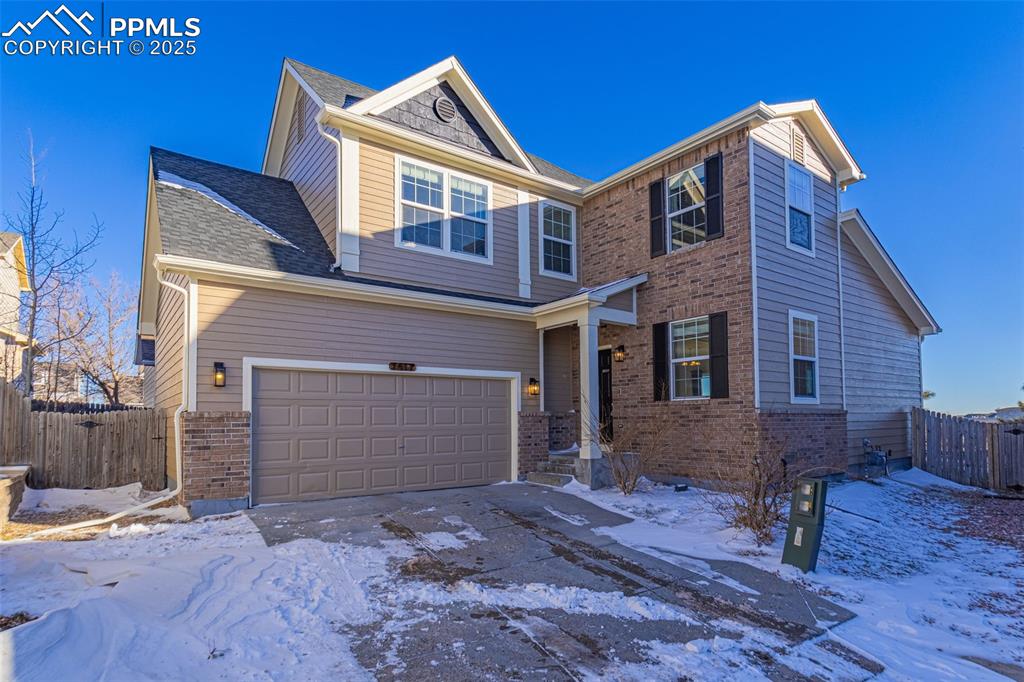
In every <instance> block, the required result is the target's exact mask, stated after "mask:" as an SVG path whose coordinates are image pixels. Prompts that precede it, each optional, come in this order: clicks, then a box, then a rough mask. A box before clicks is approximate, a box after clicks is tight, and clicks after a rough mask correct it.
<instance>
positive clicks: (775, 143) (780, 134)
mask: <svg viewBox="0 0 1024 682" xmlns="http://www.w3.org/2000/svg"><path fill="white" fill-rule="evenodd" d="M794 127H795V128H796V129H797V130H798V131H800V133H801V134H802V135H803V136H804V140H805V142H804V165H805V166H807V168H808V169H810V170H811V171H812V172H814V173H815V174H816V175H818V176H820V177H821V178H823V179H825V180H826V181H827V182H829V183H831V182H832V180H833V177H834V176H833V174H832V170H831V169H830V168H829V164H828V161H827V160H826V159H825V155H824V154H822V153H821V151H820V150H819V149H818V146H817V145H816V144H815V143H814V140H813V139H811V136H810V135H808V134H807V130H806V129H805V128H804V127H803V126H802V125H800V123H799V122H798V121H795V120H793V119H790V118H782V119H776V120H774V121H769V122H768V123H765V124H764V125H762V126H759V127H757V128H754V129H753V130H752V131H751V133H750V134H751V136H752V137H753V138H754V140H755V141H756V142H760V143H761V144H763V145H764V146H766V147H768V148H769V149H771V150H772V151H774V152H775V153H776V154H778V155H779V156H785V157H787V158H792V153H791V152H792V139H793V128H794Z"/></svg>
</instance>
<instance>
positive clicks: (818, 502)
mask: <svg viewBox="0 0 1024 682" xmlns="http://www.w3.org/2000/svg"><path fill="white" fill-rule="evenodd" d="M827 490H828V483H827V482H825V481H823V480H821V479H817V478H798V479H797V480H796V487H795V488H794V489H793V500H792V502H791V503H790V507H789V530H788V531H786V548H785V549H784V550H782V563H784V564H790V565H792V566H796V567H797V568H799V569H800V570H802V571H803V572H804V573H807V572H808V571H813V570H814V568H815V566H817V565H818V549H820V548H821V534H822V532H823V531H824V530H825V492H826V491H827Z"/></svg>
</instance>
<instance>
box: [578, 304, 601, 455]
mask: <svg viewBox="0 0 1024 682" xmlns="http://www.w3.org/2000/svg"><path fill="white" fill-rule="evenodd" d="M579 330H580V457H581V458H583V459H600V458H601V443H600V437H599V433H600V426H599V423H598V418H599V417H598V415H599V412H598V410H599V407H600V406H599V405H598V401H599V400H600V398H599V388H598V369H597V321H596V320H593V319H591V318H590V316H589V315H588V316H587V317H584V318H582V319H580V321H579Z"/></svg>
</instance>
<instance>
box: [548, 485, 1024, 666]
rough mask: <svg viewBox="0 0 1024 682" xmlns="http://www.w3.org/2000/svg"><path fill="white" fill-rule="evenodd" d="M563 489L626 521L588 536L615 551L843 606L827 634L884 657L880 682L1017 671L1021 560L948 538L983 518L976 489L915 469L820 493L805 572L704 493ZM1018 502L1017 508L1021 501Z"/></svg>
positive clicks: (1001, 548)
mask: <svg viewBox="0 0 1024 682" xmlns="http://www.w3.org/2000/svg"><path fill="white" fill-rule="evenodd" d="M567 490H568V491H569V492H572V493H573V494H575V495H578V496H580V497H583V498H585V499H586V500H588V501H590V502H592V503H594V504H597V505H600V506H603V507H605V508H607V509H611V510H613V511H617V512H620V513H623V514H625V515H627V516H631V517H633V518H634V519H636V520H635V521H633V522H632V523H629V524H626V525H622V526H617V527H614V528H600V529H596V530H597V532H601V533H604V534H606V535H609V536H611V537H612V538H614V539H615V540H617V541H619V542H621V543H622V544H625V545H628V546H631V547H633V548H634V549H638V550H640V551H644V552H647V553H649V554H652V555H654V556H657V557H658V558H660V559H662V560H665V561H669V562H673V563H676V564H678V565H680V566H684V567H686V568H688V569H690V570H695V571H697V572H702V571H701V570H700V567H699V565H697V566H695V564H699V562H696V561H695V560H694V559H693V558H692V557H703V558H705V559H726V560H733V561H743V562H747V563H750V564H753V565H755V566H758V567H760V568H763V569H765V570H768V571H772V572H775V573H777V574H779V575H781V576H782V577H784V578H786V579H789V580H793V581H797V582H800V583H802V584H804V585H805V586H806V587H808V588H809V589H812V590H814V591H817V592H818V593H820V594H822V595H823V596H825V597H826V598H828V599H831V600H832V601H834V602H836V603H838V604H840V605H842V606H844V607H846V608H848V609H849V610H851V611H853V612H854V613H856V614H857V615H858V617H857V618H855V619H853V620H852V621H849V622H847V623H845V624H843V625H840V626H838V627H836V628H835V629H834V630H833V631H832V634H831V636H832V637H834V638H835V639H837V640H839V641H841V642H843V643H844V644H847V645H848V646H850V647H851V648H853V649H854V650H859V651H862V652H865V653H867V654H868V655H869V656H870V657H872V658H874V659H877V660H879V661H880V662H882V663H883V664H884V665H885V666H886V669H887V670H886V673H885V674H886V675H887V676H889V677H890V678H895V679H951V680H953V679H962V680H968V679H969V680H980V679H1004V678H1001V677H999V676H998V675H996V674H995V673H992V672H990V671H988V670H986V669H985V668H981V667H979V666H977V665H975V664H973V663H970V662H968V661H967V660H965V659H964V657H970V656H973V657H980V658H982V659H986V660H989V661H1003V662H1010V663H1015V664H1016V665H1018V666H1022V665H1024V556H1022V554H1021V553H1020V552H1019V551H1017V550H1015V549H1014V548H1012V547H1010V546H1008V545H1005V544H997V543H995V542H990V541H987V540H983V539H979V538H976V537H970V536H966V535H964V534H962V533H959V532H957V528H958V526H957V524H958V521H959V520H960V519H962V518H963V517H965V516H967V515H970V514H971V513H972V511H973V512H974V513H975V514H977V513H982V512H981V511H980V510H978V509H977V508H976V505H977V504H978V503H979V500H981V501H983V500H984V498H983V497H982V496H981V495H980V493H979V491H977V490H976V489H973V488H968V487H966V486H961V485H958V484H955V483H951V482H949V481H946V480H944V479H940V478H937V477H935V476H932V475H930V474H927V473H925V472H922V471H920V470H911V471H908V472H901V473H897V474H894V475H893V476H892V478H891V479H888V480H887V479H881V480H879V481H877V482H847V483H843V484H838V485H832V486H830V488H829V491H828V504H829V505H830V506H832V507H836V508H838V509H830V513H829V514H828V516H827V518H826V522H825V534H824V540H823V543H822V549H821V554H820V555H819V559H818V568H817V572H816V573H810V574H807V575H804V574H802V573H801V572H800V571H799V570H798V569H796V568H795V567H792V566H784V565H781V563H780V561H781V556H782V548H783V543H784V539H785V538H784V532H780V533H779V534H778V537H777V538H776V541H775V542H774V543H773V544H772V545H770V546H766V547H757V546H756V545H755V543H754V542H753V540H752V538H751V537H750V535H749V534H748V533H745V532H741V531H738V530H735V529H733V528H729V527H727V526H726V525H725V522H724V521H723V520H722V518H721V517H720V516H718V515H717V514H716V513H714V511H712V509H711V506H710V504H709V499H708V497H707V495H708V494H707V493H702V492H699V491H694V490H692V489H691V490H690V491H687V492H682V493H676V492H674V490H673V488H672V487H668V486H655V485H651V484H648V485H646V486H644V488H643V490H642V491H641V492H638V493H635V494H634V495H632V496H628V497H627V496H623V495H622V494H621V493H619V492H618V491H617V490H614V489H612V490H607V489H606V490H599V491H591V490H589V489H587V488H585V487H584V486H581V485H578V484H576V485H571V486H569V487H568V488H567ZM1016 504H1020V505H1021V513H1024V501H1020V502H1017V503H1016ZM840 510H842V511H840ZM864 517H867V518H864ZM705 570H707V571H710V573H708V574H707V575H708V577H711V578H714V579H716V580H722V578H723V577H724V576H720V575H719V574H716V573H715V572H714V571H712V570H711V569H710V567H705ZM659 650H660V651H661V653H662V654H664V660H663V661H662V662H663V664H664V665H668V666H674V665H683V664H687V663H688V661H689V659H691V658H692V656H691V655H690V654H687V653H686V652H682V653H680V652H679V651H678V650H672V653H671V654H670V653H669V651H668V649H665V648H661V649H659V647H657V646H653V647H652V655H653V656H656V657H659ZM691 653H692V652H691ZM673 657H677V658H678V660H676V658H673ZM680 669H682V668H680Z"/></svg>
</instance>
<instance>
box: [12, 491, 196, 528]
mask: <svg viewBox="0 0 1024 682" xmlns="http://www.w3.org/2000/svg"><path fill="white" fill-rule="evenodd" d="M166 492H167V491H166V490H165V491H161V492H149V491H145V490H143V489H142V484H141V483H130V484H128V485H122V486H119V487H117V488H103V489H101V490H68V489H65V488H43V489H40V490H36V489H34V488H25V494H24V495H23V496H22V499H21V505H20V506H19V507H18V511H19V512H21V513H29V514H36V513H41V514H52V513H56V512H62V511H68V510H70V509H77V508H80V507H88V508H89V509H97V510H99V511H101V512H104V513H106V514H115V513H117V512H120V511H124V510H125V509H128V508H130V507H134V506H136V505H138V504H142V503H143V502H148V501H149V500H153V499H156V498H157V497H160V496H161V495H163V494H165V493H166ZM140 514H141V515H145V516H150V517H152V516H156V517H160V518H162V519H166V520H168V521H185V520H187V519H188V512H187V511H186V510H185V508H184V507H178V506H175V507H162V508H159V509H146V510H143V511H142V512H141V513H140Z"/></svg>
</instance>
